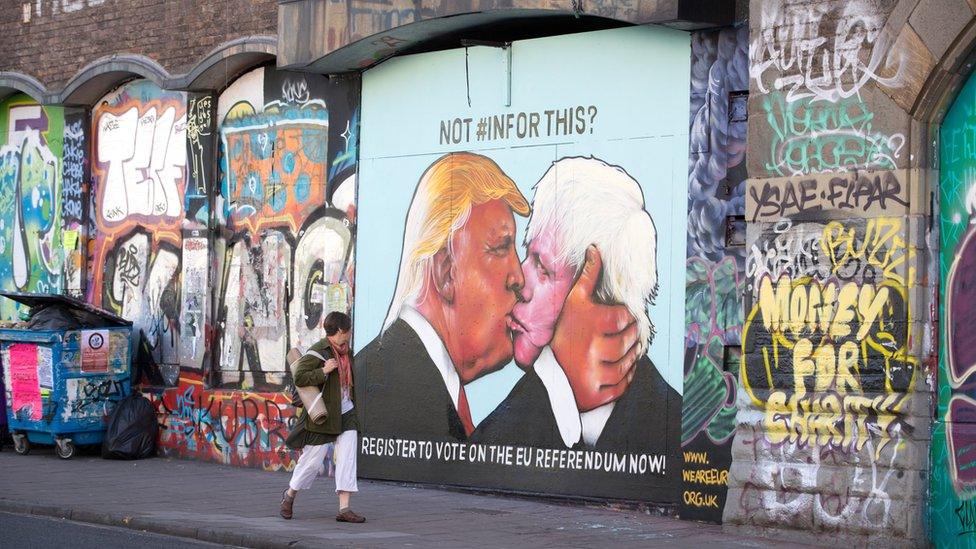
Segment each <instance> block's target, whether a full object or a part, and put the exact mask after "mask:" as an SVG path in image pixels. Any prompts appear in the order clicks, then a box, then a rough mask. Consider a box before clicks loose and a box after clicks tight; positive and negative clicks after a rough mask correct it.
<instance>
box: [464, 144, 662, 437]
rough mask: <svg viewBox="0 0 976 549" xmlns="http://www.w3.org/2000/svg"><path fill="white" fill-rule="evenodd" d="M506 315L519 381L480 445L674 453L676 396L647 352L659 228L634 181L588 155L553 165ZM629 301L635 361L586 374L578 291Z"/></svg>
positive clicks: (483, 428) (482, 430) (542, 183)
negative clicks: (575, 307)
mask: <svg viewBox="0 0 976 549" xmlns="http://www.w3.org/2000/svg"><path fill="white" fill-rule="evenodd" d="M525 245H526V248H527V250H526V257H525V260H524V261H523V263H522V271H523V274H524V277H525V284H524V287H523V288H522V291H521V300H520V302H519V303H518V304H516V305H515V307H514V310H513V311H512V324H513V331H514V346H515V348H514V353H515V361H516V363H517V364H518V365H519V366H520V367H522V368H523V369H525V370H526V373H525V375H524V376H522V378H521V379H520V380H519V382H518V383H517V384H516V386H515V387H514V388H513V389H512V392H511V393H510V394H509V396H508V397H507V398H506V399H505V401H504V402H502V404H501V405H499V407H498V408H496V409H495V411H494V412H492V414H491V415H490V416H488V418H486V419H485V420H484V421H483V422H482V423H481V424H480V425H479V426H478V431H477V432H476V434H475V435H474V437H473V438H474V439H475V440H477V441H478V442H483V443H508V444H511V443H518V444H523V445H531V446H542V447H568V448H581V447H589V448H597V449H602V450H613V451H630V452H654V453H661V454H671V455H675V452H676V451H677V449H678V447H679V436H680V434H679V431H678V426H679V424H680V413H681V397H680V396H679V395H678V393H677V392H676V391H675V390H674V389H673V388H671V386H670V385H668V383H667V382H666V381H665V380H664V378H663V377H662V376H661V374H660V372H658V370H657V368H656V367H655V366H654V364H653V363H652V362H651V360H650V358H648V356H647V354H646V353H647V349H648V347H649V345H650V343H651V340H652V338H653V336H654V327H653V325H652V324H651V321H650V318H649V317H648V313H647V307H648V305H649V304H650V303H651V302H652V300H653V299H654V297H655V295H656V293H657V258H656V248H657V231H656V229H655V227H654V222H653V220H652V219H651V217H650V215H649V214H648V213H647V211H646V210H645V209H644V197H643V193H642V192H641V188H640V185H639V184H638V183H637V181H635V180H634V179H633V178H632V177H630V175H628V174H627V173H626V172H625V171H624V170H623V169H621V168H619V167H616V166H611V165H609V164H606V163H605V162H603V161H602V160H599V159H595V158H582V157H574V158H564V159H561V160H559V161H557V162H555V163H554V164H553V165H552V166H551V167H550V168H549V170H548V171H547V172H546V173H545V175H543V177H542V179H541V180H539V182H538V183H537V184H536V186H535V196H534V198H533V204H532V216H531V218H530V219H529V226H528V229H527V231H526V237H525ZM590 291H592V292H594V293H595V295H596V296H597V298H598V299H599V300H600V301H602V302H604V303H621V304H624V305H625V306H626V307H627V309H628V310H629V312H630V313H631V315H632V316H633V318H634V319H636V322H635V323H634V324H633V325H632V326H630V327H629V328H628V329H629V330H632V331H634V332H636V334H637V338H636V343H635V345H634V348H633V349H632V350H631V352H632V353H635V354H636V356H637V357H638V359H637V361H636V364H634V363H633V362H630V361H623V362H620V363H604V364H603V365H602V366H601V367H592V366H589V367H581V366H580V364H579V354H580V353H581V352H583V351H582V350H581V349H579V348H578V347H576V346H575V343H576V342H577V335H578V334H579V331H580V327H581V326H583V325H585V324H586V323H587V322H588V319H587V318H585V317H582V318H581V317H579V315H576V314H572V313H568V311H566V308H565V307H566V305H567V304H568V303H570V302H571V301H573V300H574V299H578V296H576V295H574V294H576V293H580V292H581V293H584V294H585V293H589V292H590Z"/></svg>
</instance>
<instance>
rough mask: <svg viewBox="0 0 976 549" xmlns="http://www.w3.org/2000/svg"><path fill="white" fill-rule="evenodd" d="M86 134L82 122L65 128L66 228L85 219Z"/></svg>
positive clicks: (64, 212) (63, 211)
mask: <svg viewBox="0 0 976 549" xmlns="http://www.w3.org/2000/svg"><path fill="white" fill-rule="evenodd" d="M85 146H86V145H85V132H84V129H83V128H82V123H81V120H75V121H73V122H71V123H70V124H67V125H65V128H64V149H63V158H64V179H63V181H62V183H63V184H64V187H63V193H62V196H63V199H62V200H63V202H62V204H61V211H62V213H63V215H64V219H65V225H66V226H69V225H70V226H75V224H78V223H80V221H81V219H82V218H83V217H84V213H83V212H82V207H83V206H82V202H83V200H84V198H83V185H84V179H85V158H86V157H85Z"/></svg>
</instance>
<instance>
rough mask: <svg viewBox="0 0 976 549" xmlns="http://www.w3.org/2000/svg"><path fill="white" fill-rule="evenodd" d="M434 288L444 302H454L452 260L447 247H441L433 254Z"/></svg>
mask: <svg viewBox="0 0 976 549" xmlns="http://www.w3.org/2000/svg"><path fill="white" fill-rule="evenodd" d="M433 277H434V288H435V289H436V290H437V295H439V296H440V297H441V299H442V300H443V301H445V302H446V303H453V302H454V260H453V259H452V258H451V254H450V253H448V251H447V248H446V247H445V248H441V249H440V251H438V252H437V253H436V254H434V268H433Z"/></svg>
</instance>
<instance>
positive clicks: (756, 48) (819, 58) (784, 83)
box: [749, 0, 902, 103]
mask: <svg viewBox="0 0 976 549" xmlns="http://www.w3.org/2000/svg"><path fill="white" fill-rule="evenodd" d="M883 15H884V14H883V13H881V12H880V10H878V9H877V8H876V7H875V6H874V4H873V3H871V2H869V1H865V0H860V1H853V2H841V1H837V0H834V1H829V2H817V3H811V2H800V1H789V2H764V3H763V4H762V16H761V23H760V25H761V27H760V31H759V35H758V36H757V37H756V38H755V40H754V41H753V42H752V44H751V45H750V47H749V60H750V67H749V76H750V77H751V78H752V79H753V80H755V81H756V86H757V87H758V88H759V91H760V92H761V93H763V94H767V93H770V92H772V91H781V90H786V100H787V101H788V102H790V103H792V102H795V101H801V100H813V101H827V102H831V103H833V102H837V101H841V100H844V99H848V98H851V97H855V96H858V97H859V95H860V91H861V89H862V88H863V87H864V85H865V84H867V83H869V82H876V83H879V84H882V85H885V86H888V87H891V88H895V87H899V86H900V84H901V80H902V76H901V70H902V67H901V64H902V57H901V56H895V60H896V64H897V66H895V67H891V66H890V64H891V63H890V61H891V60H892V59H891V57H890V51H889V50H890V48H891V41H890V40H889V39H888V37H887V36H886V34H885V33H884V32H883V31H882V26H883V25H884V16H883ZM825 22H829V24H831V25H832V26H833V29H832V31H833V32H831V31H830V30H828V31H827V33H824V23H825ZM885 70H887V72H888V73H892V72H893V73H894V74H890V75H889V74H887V73H886V72H885ZM769 73H772V75H773V76H772V78H771V84H772V85H771V86H767V82H770V78H769V77H768V76H767V75H768V74H769Z"/></svg>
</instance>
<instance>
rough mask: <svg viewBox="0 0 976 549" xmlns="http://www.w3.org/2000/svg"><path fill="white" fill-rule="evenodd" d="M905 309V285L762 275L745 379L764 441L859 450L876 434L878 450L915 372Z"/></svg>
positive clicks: (895, 426)
mask: <svg viewBox="0 0 976 549" xmlns="http://www.w3.org/2000/svg"><path fill="white" fill-rule="evenodd" d="M907 307H908V304H907V292H906V291H905V288H904V286H901V285H898V284H896V283H894V282H891V281H887V280H885V281H883V282H881V283H880V284H878V285H875V284H870V283H866V284H858V283H856V282H847V283H843V284H840V283H837V282H828V283H823V284H822V283H820V282H816V281H813V282H810V281H807V280H806V279H799V280H792V279H790V278H789V277H782V278H780V279H779V280H778V281H775V283H774V281H772V280H771V279H770V278H768V277H766V278H763V279H762V281H761V282H760V284H759V298H758V304H757V305H756V306H755V307H754V308H753V311H752V312H751V313H750V315H749V318H748V319H747V321H746V323H747V329H746V332H745V333H744V334H743V339H744V340H745V341H746V347H747V348H749V349H750V351H751V350H752V349H753V348H754V347H755V348H757V349H756V352H754V353H752V354H750V356H749V360H747V361H746V365H745V368H744V370H743V375H742V381H743V384H744V386H745V388H746V391H747V393H748V394H749V395H750V397H751V398H752V399H753V402H754V403H755V404H756V405H757V406H760V407H761V408H762V409H764V410H765V414H766V415H765V419H764V423H763V427H764V430H765V435H766V437H767V438H768V439H769V441H770V442H771V443H773V444H778V443H781V442H789V443H791V444H799V445H800V446H805V445H816V446H831V447H835V448H837V449H839V450H847V451H859V450H860V449H862V448H863V447H864V445H865V444H867V442H868V441H869V440H872V439H873V438H874V437H877V438H878V450H880V449H882V448H883V447H884V445H885V444H887V443H888V442H889V441H890V440H891V438H892V437H893V436H894V434H895V433H896V432H897V431H898V430H900V429H903V428H906V426H905V425H904V424H903V422H902V421H901V420H900V418H899V412H900V408H901V404H902V403H903V402H904V400H905V396H906V393H907V392H909V391H911V389H912V382H913V380H914V377H915V373H916V360H915V359H913V358H912V357H910V356H908V354H907V345H908V334H907V330H908V328H907V326H905V324H906V322H905V321H906V319H907V318H908V310H907ZM758 341H762V343H757V342H758ZM869 426H870V429H869ZM867 433H874V436H873V437H871V436H866V434H867Z"/></svg>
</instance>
